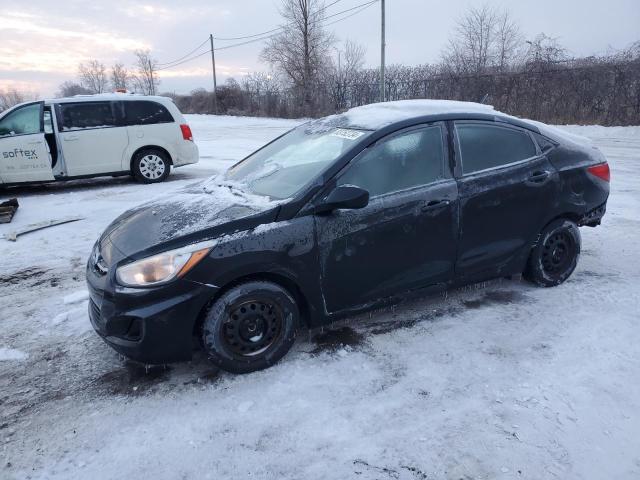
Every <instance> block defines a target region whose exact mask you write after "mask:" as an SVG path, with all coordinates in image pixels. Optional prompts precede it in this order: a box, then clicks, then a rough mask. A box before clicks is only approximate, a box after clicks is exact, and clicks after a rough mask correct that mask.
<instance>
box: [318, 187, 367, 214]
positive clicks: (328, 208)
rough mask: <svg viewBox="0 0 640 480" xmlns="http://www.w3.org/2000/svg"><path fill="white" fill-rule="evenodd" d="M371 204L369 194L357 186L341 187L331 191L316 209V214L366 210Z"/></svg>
mask: <svg viewBox="0 0 640 480" xmlns="http://www.w3.org/2000/svg"><path fill="white" fill-rule="evenodd" d="M368 204H369V192H368V191H366V190H365V189H364V188H360V187H356V186H355V185H340V186H339V187H336V188H335V189H333V190H332V191H331V193H330V194H329V195H327V196H326V198H325V199H324V200H322V202H320V203H319V204H318V205H317V206H316V208H315V210H314V211H315V213H329V212H332V211H334V210H337V209H339V208H346V209H356V208H364V207H366V206H367V205H368Z"/></svg>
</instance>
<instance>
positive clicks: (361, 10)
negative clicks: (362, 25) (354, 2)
mask: <svg viewBox="0 0 640 480" xmlns="http://www.w3.org/2000/svg"><path fill="white" fill-rule="evenodd" d="M377 2H378V0H375V1H373V2H369V3H366V4H364V6H363V7H362V8H361V9H360V10H358V11H356V12H353V13H351V14H349V15H347V16H346V17H342V18H339V19H338V20H334V21H333V22H329V23H327V24H326V25H325V27H328V26H329V25H333V24H335V23H338V22H341V21H343V20H346V19H347V18H351V17H353V16H354V15H357V14H359V13H360V12H364V11H365V10H366V9H367V8H369V7H370V6H371V5H373V4H374V3H377Z"/></svg>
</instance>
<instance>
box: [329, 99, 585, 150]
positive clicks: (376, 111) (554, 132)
mask: <svg viewBox="0 0 640 480" xmlns="http://www.w3.org/2000/svg"><path fill="white" fill-rule="evenodd" d="M451 113H457V114H485V115H492V116H494V117H496V118H499V119H502V120H505V121H514V122H516V123H518V124H520V125H523V124H526V125H528V126H529V127H531V128H532V129H533V130H534V131H538V132H540V133H542V134H543V135H546V136H548V137H550V138H551V139H553V140H555V141H564V142H570V143H574V144H580V145H589V144H591V141H590V140H589V139H588V138H584V137H581V136H579V135H573V134H570V133H567V132H565V131H562V130H560V129H557V128H554V127H552V126H549V125H547V124H544V123H541V122H537V121H535V120H529V119H526V118H519V117H515V116H513V115H508V114H506V113H503V112H500V111H498V110H496V109H495V108H494V107H493V106H492V105H486V104H483V103H475V102H461V101H457V100H399V101H394V102H384V103H372V104H369V105H363V106H360V107H354V108H351V109H350V110H347V111H346V112H343V113H339V114H336V115H330V116H328V117H325V118H323V119H320V123H321V124H324V125H329V126H341V127H352V128H363V129H366V130H378V129H380V128H382V127H385V126H387V125H391V124H393V123H396V122H401V121H403V120H409V119H411V118H416V117H424V116H429V115H446V114H451Z"/></svg>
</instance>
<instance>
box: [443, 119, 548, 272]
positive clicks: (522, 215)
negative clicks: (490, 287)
mask: <svg viewBox="0 0 640 480" xmlns="http://www.w3.org/2000/svg"><path fill="white" fill-rule="evenodd" d="M455 132H456V140H457V141H456V142H455V145H456V149H457V151H456V158H457V166H456V168H457V176H458V187H459V193H460V222H461V227H460V232H461V233H460V243H459V251H458V260H457V265H456V273H457V276H458V277H461V278H463V279H464V280H465V281H473V280H481V279H484V278H490V277H493V276H499V275H501V274H512V273H515V271H521V270H519V269H521V268H522V267H523V266H524V262H525V261H526V259H527V256H528V253H529V250H530V247H531V244H532V242H533V241H534V239H535V236H536V235H537V234H538V233H539V232H540V229H541V228H542V226H543V225H544V222H545V219H547V218H548V217H549V215H550V212H553V211H554V210H555V208H556V207H555V205H556V202H557V198H558V189H559V185H558V175H557V172H556V171H555V169H554V168H553V166H552V165H551V164H550V162H549V160H548V159H547V158H546V156H544V155H542V154H541V152H540V151H539V149H538V147H537V145H536V144H535V142H534V141H533V139H532V137H531V134H530V133H529V132H528V131H526V130H524V129H520V128H517V127H512V126H509V125H506V124H498V123H495V122H480V121H473V122H471V121H464V122H462V121H459V122H455Z"/></svg>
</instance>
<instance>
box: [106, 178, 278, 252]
mask: <svg viewBox="0 0 640 480" xmlns="http://www.w3.org/2000/svg"><path fill="white" fill-rule="evenodd" d="M282 203H283V202H282V201H271V200H270V199H268V198H267V197H262V196H256V195H252V194H247V193H246V192H244V191H243V190H242V189H240V188H238V187H237V186H236V185H231V184H228V183H227V184H221V183H212V182H211V181H209V182H207V183H204V184H202V183H200V184H195V185H191V186H189V187H186V188H184V189H182V190H179V191H178V192H175V193H172V194H170V195H168V196H167V197H164V198H159V199H155V200H151V201H149V202H147V203H144V204H142V205H140V206H138V207H136V208H133V209H131V210H128V211H127V212H125V213H123V214H122V215H120V216H119V217H118V218H116V219H115V220H114V221H113V222H112V223H111V224H110V225H109V226H108V227H107V229H106V230H105V231H104V233H103V234H102V236H101V237H100V249H101V250H103V251H104V250H111V249H115V250H117V251H116V252H108V255H105V253H107V252H104V253H103V255H105V257H107V256H108V257H109V259H110V260H111V261H110V262H109V263H115V262H117V261H118V260H119V259H121V258H124V257H133V258H141V257H145V256H148V255H152V254H154V253H157V252H160V251H166V250H169V249H172V248H178V247H181V246H184V245H188V244H190V243H195V242H198V241H202V240H208V239H211V238H215V237H217V236H220V235H224V234H228V233H233V232H237V231H241V230H247V229H250V228H254V227H256V226H258V225H260V224H263V223H269V222H273V221H274V220H275V218H276V216H277V213H278V209H279V206H280V204H282Z"/></svg>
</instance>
